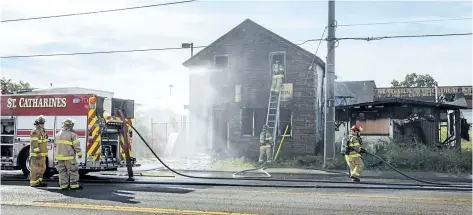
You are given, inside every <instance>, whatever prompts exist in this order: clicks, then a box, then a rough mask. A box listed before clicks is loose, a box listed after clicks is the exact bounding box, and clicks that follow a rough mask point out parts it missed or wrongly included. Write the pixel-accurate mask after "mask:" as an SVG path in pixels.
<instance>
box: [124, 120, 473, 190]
mask: <svg viewBox="0 0 473 215" xmlns="http://www.w3.org/2000/svg"><path fill="white" fill-rule="evenodd" d="M128 125H130V127H131V128H132V129H133V130H134V131H135V132H136V134H137V135H138V136H139V137H140V139H141V140H142V141H143V143H144V144H145V145H146V147H148V149H149V150H150V151H151V153H152V154H153V155H154V157H155V158H156V159H157V160H158V161H159V162H160V163H161V164H162V165H163V166H164V167H166V169H168V170H169V171H171V172H172V173H174V174H176V175H179V176H182V177H186V178H194V179H211V180H254V181H272V182H308V183H310V182H319V183H320V182H321V183H350V184H352V183H353V182H334V181H325V182H323V181H315V180H303V179H296V180H295V179H267V178H238V177H236V178H233V177H232V178H230V177H207V176H192V175H187V174H184V173H181V172H178V171H176V170H174V169H172V168H171V167H169V166H168V165H167V164H166V163H165V162H164V161H163V160H161V158H160V157H159V156H158V155H157V154H156V153H155V152H154V150H153V149H152V148H151V146H150V145H149V144H148V142H147V141H146V140H145V138H144V137H143V136H142V135H141V133H140V132H139V131H138V130H137V129H136V128H135V127H134V126H133V125H132V124H130V123H128ZM370 155H373V156H375V157H377V158H378V159H380V160H381V161H383V162H384V163H386V164H388V163H387V162H386V161H384V160H383V159H381V158H380V157H379V156H376V155H374V154H371V153H370ZM265 164H266V163H264V164H263V167H262V169H263V168H264V165H265ZM388 165H389V164H388ZM389 166H390V167H391V168H393V169H394V170H395V171H397V172H398V173H401V172H400V171H399V170H397V169H396V168H394V167H393V166H391V165H389ZM244 171H245V170H244ZM246 171H249V170H246ZM401 174H402V175H404V176H407V175H405V174H404V173H401ZM409 178H410V179H412V180H415V181H417V182H421V183H425V184H432V185H439V186H442V187H455V188H470V189H471V188H472V187H471V186H463V185H455V184H444V183H435V182H428V181H423V180H419V179H415V178H413V177H409ZM360 183H362V182H360ZM363 184H371V185H373V183H363ZM376 184H377V185H386V186H389V185H393V184H390V183H376ZM416 186H423V185H420V184H418V185H416ZM424 186H425V185H424Z"/></svg>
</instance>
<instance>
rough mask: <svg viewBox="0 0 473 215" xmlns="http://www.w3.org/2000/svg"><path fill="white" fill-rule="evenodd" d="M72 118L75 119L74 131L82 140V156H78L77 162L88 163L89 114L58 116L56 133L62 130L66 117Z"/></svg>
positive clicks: (80, 140)
mask: <svg viewBox="0 0 473 215" xmlns="http://www.w3.org/2000/svg"><path fill="white" fill-rule="evenodd" d="M67 118H70V119H72V121H74V132H75V133H76V134H77V136H78V139H79V142H80V149H81V150H82V154H83V156H82V158H81V159H79V158H78V157H76V159H77V162H79V163H81V162H82V163H86V162H85V161H86V155H87V151H86V145H87V139H86V136H87V116H57V117H56V133H58V132H59V131H61V127H62V121H64V120H65V119H67Z"/></svg>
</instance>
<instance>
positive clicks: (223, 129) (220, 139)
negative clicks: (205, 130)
mask: <svg viewBox="0 0 473 215" xmlns="http://www.w3.org/2000/svg"><path fill="white" fill-rule="evenodd" d="M212 125H213V126H212V130H213V138H212V148H213V149H214V150H215V151H216V152H224V151H226V150H227V148H228V123H227V114H226V112H225V111H223V110H214V111H213V117H212Z"/></svg>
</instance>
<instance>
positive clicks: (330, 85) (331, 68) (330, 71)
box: [324, 0, 335, 167]
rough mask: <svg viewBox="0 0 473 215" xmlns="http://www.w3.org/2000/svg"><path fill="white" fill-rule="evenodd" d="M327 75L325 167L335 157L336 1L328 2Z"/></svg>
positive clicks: (330, 0)
mask: <svg viewBox="0 0 473 215" xmlns="http://www.w3.org/2000/svg"><path fill="white" fill-rule="evenodd" d="M327 30H328V36H327V39H328V41H327V61H326V64H325V71H326V74H327V76H326V77H327V79H326V85H325V87H326V89H325V98H326V102H325V105H326V106H325V107H326V108H325V110H326V112H325V114H326V115H325V116H326V117H325V131H324V134H325V135H324V141H325V142H324V167H325V166H326V164H327V160H328V159H333V158H334V156H335V96H334V85H335V0H329V1H328V26H327Z"/></svg>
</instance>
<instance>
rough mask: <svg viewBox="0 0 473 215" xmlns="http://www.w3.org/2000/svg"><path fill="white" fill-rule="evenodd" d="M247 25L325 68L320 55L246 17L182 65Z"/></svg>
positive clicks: (188, 64) (186, 65)
mask: <svg viewBox="0 0 473 215" xmlns="http://www.w3.org/2000/svg"><path fill="white" fill-rule="evenodd" d="M245 25H253V26H255V27H256V28H259V29H261V30H262V31H263V32H266V33H267V34H268V35H270V36H272V37H274V38H275V39H276V40H279V41H281V42H283V43H285V44H286V45H289V46H291V47H293V48H294V49H296V50H297V51H300V52H301V53H302V54H303V55H305V56H307V57H309V58H312V59H314V61H315V63H317V64H319V65H321V66H322V68H323V69H325V62H324V61H322V59H320V58H319V57H317V56H315V55H314V54H312V53H311V52H309V51H307V50H305V49H304V48H302V47H300V46H298V45H296V44H294V43H292V42H291V41H289V40H287V39H285V38H283V37H281V36H279V35H278V34H276V33H274V32H272V31H270V30H268V29H267V28H265V27H263V26H261V25H259V24H258V23H256V22H254V21H252V20H250V19H245V20H244V21H243V22H242V23H240V24H239V25H237V26H235V27H234V28H232V29H231V30H230V31H229V32H227V33H226V34H224V35H222V36H221V37H219V38H218V39H217V40H215V41H214V42H212V43H211V44H210V45H208V46H207V47H205V48H204V49H202V50H200V51H199V52H197V53H196V54H195V55H194V56H192V57H191V58H189V59H188V60H186V61H185V62H184V63H183V64H182V65H184V66H185V67H189V66H190V65H191V63H192V62H193V61H194V60H196V59H197V58H198V57H199V55H201V54H202V53H205V52H206V51H207V50H209V49H210V48H212V46H217V44H218V43H219V42H221V41H222V40H223V39H224V38H225V37H227V36H228V35H230V34H231V33H233V32H234V31H235V30H236V29H238V28H239V27H241V26H245Z"/></svg>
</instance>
